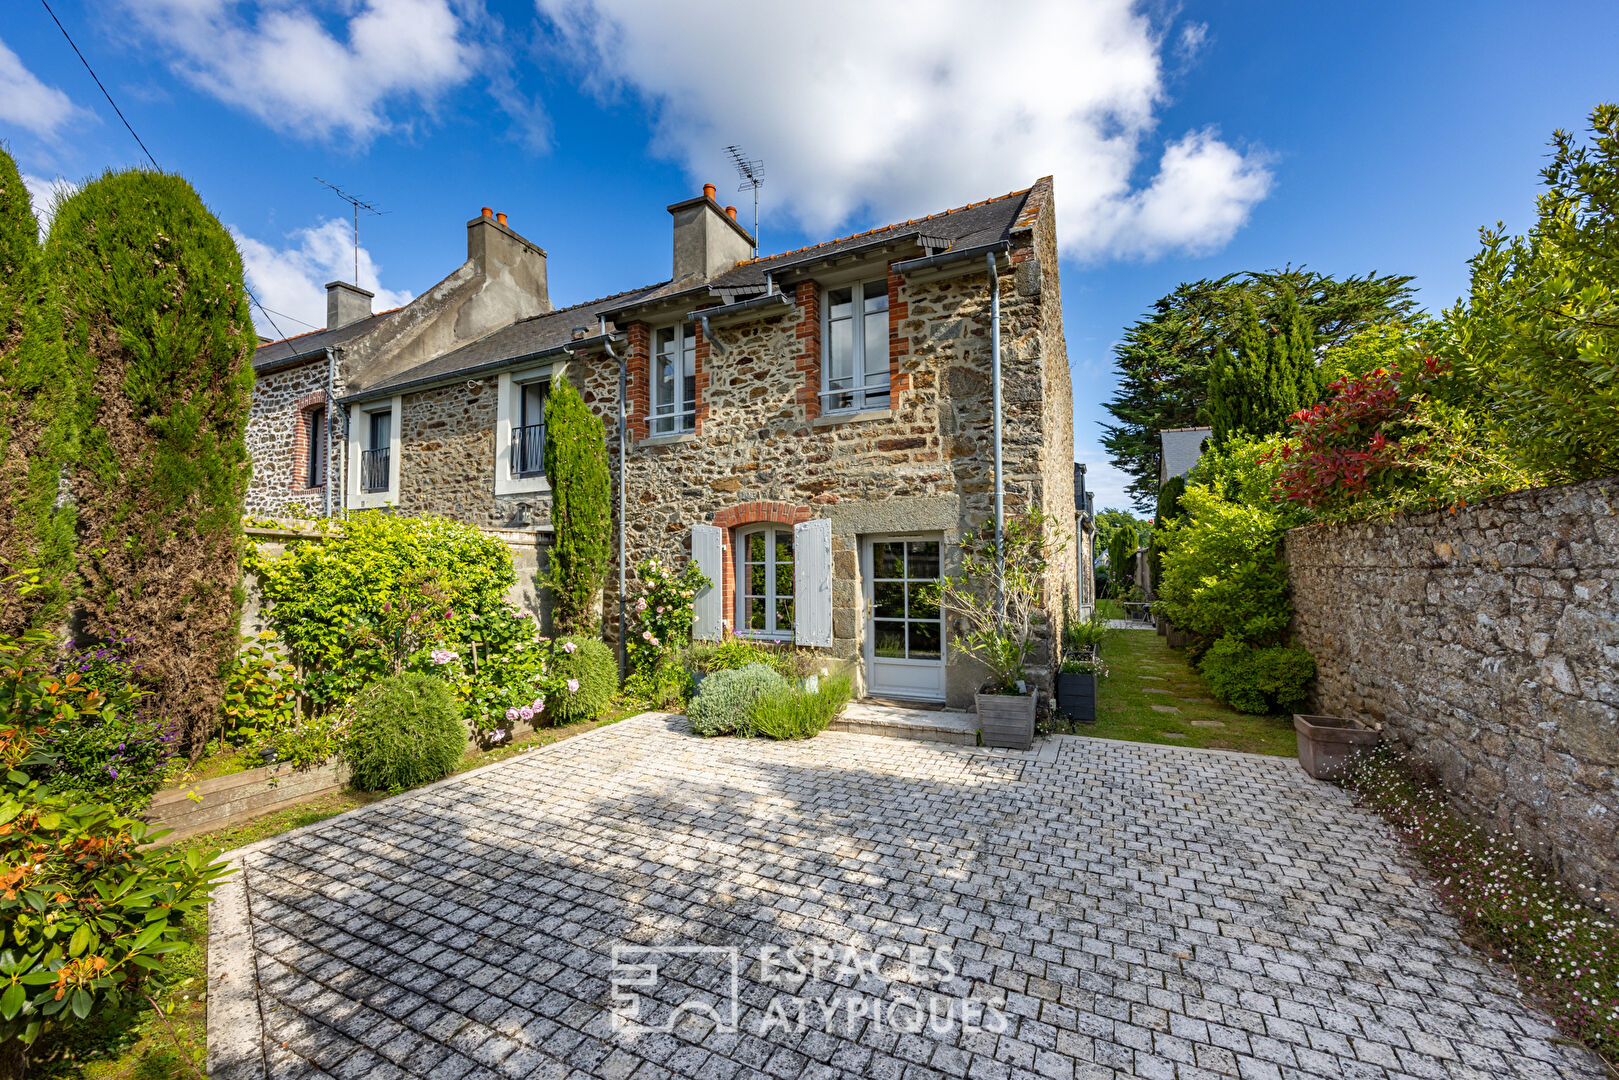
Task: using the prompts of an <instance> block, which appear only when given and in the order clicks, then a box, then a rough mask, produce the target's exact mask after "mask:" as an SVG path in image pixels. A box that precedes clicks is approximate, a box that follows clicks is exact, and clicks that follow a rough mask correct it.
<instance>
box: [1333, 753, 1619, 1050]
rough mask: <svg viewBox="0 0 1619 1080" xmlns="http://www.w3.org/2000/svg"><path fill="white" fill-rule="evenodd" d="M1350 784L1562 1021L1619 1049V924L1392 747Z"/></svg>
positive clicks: (1475, 932)
mask: <svg viewBox="0 0 1619 1080" xmlns="http://www.w3.org/2000/svg"><path fill="white" fill-rule="evenodd" d="M1343 783H1344V784H1345V786H1346V787H1348V788H1349V789H1350V790H1351V791H1352V792H1354V794H1355V796H1356V797H1357V799H1358V800H1359V801H1360V802H1361V803H1362V804H1363V805H1365V806H1367V807H1369V808H1370V809H1372V810H1374V811H1376V812H1377V813H1378V814H1380V815H1381V816H1382V817H1383V818H1384V819H1385V820H1387V821H1388V823H1389V825H1390V826H1391V827H1392V828H1393V830H1394V834H1395V836H1396V837H1397V838H1398V839H1399V840H1400V841H1401V842H1402V843H1403V844H1404V845H1405V847H1406V848H1407V849H1408V850H1409V851H1410V852H1411V853H1412V854H1413V855H1415V856H1416V857H1417V858H1418V859H1419V860H1420V861H1421V862H1422V863H1423V864H1425V865H1426V866H1427V868H1428V870H1429V872H1430V873H1431V874H1432V876H1433V880H1434V888H1435V889H1436V890H1437V891H1438V893H1439V896H1440V898H1441V899H1442V900H1443V901H1444V902H1445V903H1446V905H1447V906H1448V907H1449V908H1450V909H1451V911H1452V912H1453V913H1454V914H1455V915H1456V917H1457V918H1458V919H1459V920H1460V921H1461V923H1462V928H1463V930H1464V931H1465V932H1467V934H1468V936H1469V937H1471V938H1475V939H1479V940H1482V941H1483V942H1485V943H1487V945H1488V946H1489V948H1490V951H1491V952H1493V953H1494V954H1495V956H1496V958H1497V959H1499V960H1501V961H1503V962H1504V963H1505V964H1507V966H1509V967H1511V968H1512V969H1513V970H1514V971H1515V972H1516V973H1517V975H1518V977H1519V979H1520V980H1521V981H1522V983H1523V985H1524V987H1525V988H1526V989H1527V990H1528V992H1529V994H1530V996H1531V997H1534V998H1536V999H1538V1000H1539V1001H1540V1003H1541V1004H1542V1005H1543V1006H1544V1007H1545V1008H1546V1010H1547V1011H1548V1012H1550V1013H1551V1015H1552V1017H1553V1018H1554V1019H1555V1020H1556V1022H1557V1025H1558V1027H1560V1028H1562V1029H1563V1030H1564V1031H1565V1032H1567V1033H1568V1034H1569V1035H1571V1036H1573V1037H1575V1038H1578V1039H1582V1040H1584V1041H1585V1042H1586V1043H1587V1044H1588V1045H1590V1046H1591V1047H1592V1048H1593V1049H1595V1050H1597V1051H1598V1052H1599V1053H1601V1054H1603V1055H1604V1056H1606V1057H1607V1058H1608V1059H1609V1060H1610V1061H1612V1060H1614V1059H1615V1058H1616V1057H1619V933H1616V932H1615V931H1616V930H1619V926H1616V925H1615V922H1614V920H1613V919H1611V918H1609V917H1606V916H1604V915H1602V914H1601V913H1600V912H1598V911H1596V910H1594V909H1593V908H1592V907H1590V906H1588V905H1586V904H1584V903H1582V902H1581V900H1580V898H1579V896H1578V895H1577V894H1576V893H1575V892H1574V890H1572V889H1570V888H1569V887H1568V886H1566V885H1563V884H1560V883H1559V882H1557V881H1555V880H1553V879H1552V878H1550V877H1548V876H1547V875H1546V874H1544V873H1543V872H1542V871H1541V870H1539V869H1538V868H1537V867H1536V866H1535V863H1534V860H1533V859H1532V858H1531V856H1530V853H1529V852H1527V851H1525V850H1524V849H1523V848H1522V847H1520V846H1519V845H1517V844H1516V843H1514V842H1512V841H1511V840H1508V839H1505V838H1503V837H1500V836H1496V835H1494V834H1492V833H1489V832H1487V831H1485V830H1483V829H1480V828H1478V827H1477V826H1475V825H1472V824H1470V823H1469V822H1467V821H1465V820H1464V819H1463V818H1462V817H1461V816H1460V815H1459V814H1457V812H1456V811H1455V810H1453V809H1452V808H1451V806H1450V804H1449V803H1448V802H1447V801H1446V799H1445V794H1444V792H1443V791H1442V790H1441V789H1439V788H1438V787H1436V786H1433V785H1427V784H1422V783H1419V782H1418V781H1417V779H1416V778H1415V777H1414V776H1413V775H1412V773H1411V771H1410V769H1409V767H1408V766H1407V765H1406V764H1405V762H1404V761H1403V760H1402V759H1401V758H1400V757H1399V756H1398V755H1397V754H1396V753H1394V752H1393V751H1392V750H1390V749H1388V748H1387V747H1380V748H1379V749H1378V750H1376V751H1375V752H1373V753H1370V754H1366V755H1363V756H1362V757H1361V758H1360V759H1359V760H1358V762H1357V763H1356V765H1355V766H1354V767H1353V768H1352V769H1351V770H1350V772H1349V773H1348V775H1347V776H1346V777H1345V778H1344V781H1343Z"/></svg>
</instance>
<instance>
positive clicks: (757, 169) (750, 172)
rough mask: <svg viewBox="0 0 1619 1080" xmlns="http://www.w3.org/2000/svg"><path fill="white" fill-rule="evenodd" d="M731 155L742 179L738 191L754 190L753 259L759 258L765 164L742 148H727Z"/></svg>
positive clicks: (734, 146)
mask: <svg viewBox="0 0 1619 1080" xmlns="http://www.w3.org/2000/svg"><path fill="white" fill-rule="evenodd" d="M725 152H726V153H727V154H730V155H731V164H733V165H735V166H736V174H737V175H738V176H740V177H741V178H742V186H741V187H739V188H737V190H738V191H746V190H748V189H749V188H752V189H753V257H754V258H755V259H757V258H758V257H759V185H760V184H763V183H764V182H765V163H764V162H763V161H761V160H758V159H754V158H749V157H748V155H746V154H744V153H743V152H742V148H741V147H740V146H736V145H732V146H727V147H726V148H725Z"/></svg>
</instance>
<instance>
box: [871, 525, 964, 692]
mask: <svg viewBox="0 0 1619 1080" xmlns="http://www.w3.org/2000/svg"><path fill="white" fill-rule="evenodd" d="M917 540H923V541H930V542H932V543H936V544H938V545H939V574H940V576H941V577H942V576H943V574H944V536H943V534H942V533H878V534H875V535H872V536H862V537H861V538H860V580H861V589H862V591H863V594H864V597H863V598H864V601H865V607H866V610H865V624H866V625H865V638H866V642H865V650H864V652H865V664H866V693H867V694H871V695H874V696H877V697H892V698H907V699H911V700H914V701H943V700H944V699H945V661H946V660H947V659H948V658H949V655H950V651H949V642H948V640H946V629H945V620H944V603H943V601H942V599H941V601H940V604H939V658H938V659H937V660H911V659H908V658H907V659H899V658H895V657H878V656H877V652H876V650H877V627H876V612H877V605H876V596H875V586H876V576H877V575H876V572H875V570H876V568H875V565H874V558H873V550H874V548H875V546H876V545H877V544H880V543H884V542H896V543H909V542H912V541H917ZM909 573H910V555H909V553H908V552H907V555H906V574H907V575H909ZM906 580H907V581H909V580H912V579H911V578H910V577H909V576H907V578H906ZM906 614H907V616H909V611H907V613H906ZM909 622H910V620H909V618H907V625H909ZM885 674H886V675H888V676H889V677H890V679H891V680H893V681H890V682H888V683H887V684H886V685H885V684H884V682H883V680H882V678H881V677H880V676H882V675H885Z"/></svg>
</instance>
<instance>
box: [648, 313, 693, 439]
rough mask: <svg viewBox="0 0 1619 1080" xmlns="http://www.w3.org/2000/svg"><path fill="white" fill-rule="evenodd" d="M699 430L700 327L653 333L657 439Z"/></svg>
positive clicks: (681, 326)
mask: <svg viewBox="0 0 1619 1080" xmlns="http://www.w3.org/2000/svg"><path fill="white" fill-rule="evenodd" d="M696 428H697V327H696V326H695V325H694V324H692V323H681V324H678V325H676V326H664V327H660V328H659V329H657V330H654V331H653V333H652V428H651V434H653V435H655V436H656V435H679V434H681V433H682V432H687V431H694V430H696Z"/></svg>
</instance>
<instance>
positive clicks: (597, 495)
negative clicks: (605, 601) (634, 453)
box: [545, 376, 613, 634]
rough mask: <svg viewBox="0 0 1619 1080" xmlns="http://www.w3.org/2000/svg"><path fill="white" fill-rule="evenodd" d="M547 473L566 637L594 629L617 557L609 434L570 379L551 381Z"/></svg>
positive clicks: (553, 577) (555, 598)
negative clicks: (609, 569) (598, 601)
mask: <svg viewBox="0 0 1619 1080" xmlns="http://www.w3.org/2000/svg"><path fill="white" fill-rule="evenodd" d="M545 475H546V478H547V479H548V480H550V482H551V527H552V533H551V537H552V539H551V548H550V551H549V553H548V555H547V558H548V560H549V563H548V566H549V569H548V577H547V584H548V585H549V587H550V589H551V597H552V608H551V619H552V622H553V623H554V624H555V626H556V629H557V632H558V633H566V634H573V633H585V632H589V631H592V630H594V629H595V624H596V597H597V596H598V595H599V594H600V593H601V590H602V585H603V584H604V583H605V582H606V580H607V567H608V563H609V562H610V561H611V559H612V552H613V520H612V482H611V479H610V476H609V473H608V469H607V430H606V428H605V427H603V425H602V421H601V420H600V418H598V417H597V416H596V414H595V413H593V412H591V411H590V407H589V406H588V405H586V404H585V402H584V399H583V398H581V397H580V396H579V391H578V390H575V389H574V387H573V384H572V383H570V382H569V381H568V379H567V377H566V376H563V377H561V378H558V379H556V380H555V381H554V382H552V383H551V391H550V393H549V394H548V395H547V397H546V402H545Z"/></svg>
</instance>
